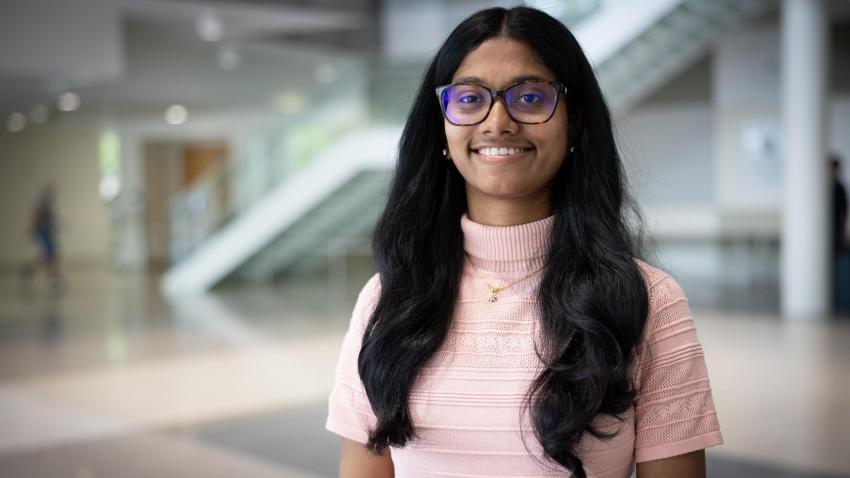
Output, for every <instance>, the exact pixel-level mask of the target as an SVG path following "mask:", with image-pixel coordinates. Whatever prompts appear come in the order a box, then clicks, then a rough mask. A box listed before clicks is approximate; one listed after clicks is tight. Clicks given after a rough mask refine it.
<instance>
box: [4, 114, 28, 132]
mask: <svg viewBox="0 0 850 478" xmlns="http://www.w3.org/2000/svg"><path fill="white" fill-rule="evenodd" d="M26 126H27V118H26V117H25V116H24V115H23V114H21V113H18V112H17V111H16V112H14V113H12V114H10V115H9V121H7V122H6V128H7V129H8V130H9V131H11V132H12V133H17V132H18V131H22V130H23V129H24V128H26Z"/></svg>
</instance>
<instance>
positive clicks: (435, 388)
mask: <svg viewBox="0 0 850 478" xmlns="http://www.w3.org/2000/svg"><path fill="white" fill-rule="evenodd" d="M553 221H554V217H553V216H550V217H548V218H545V219H541V220H539V221H535V222H531V223H528V224H521V225H517V226H487V225H482V224H477V223H474V222H472V221H471V220H469V218H468V217H467V216H466V215H464V216H463V218H462V219H461V226H462V228H463V234H464V249H465V250H466V252H467V253H468V256H469V257H470V260H471V262H472V263H473V264H470V263H469V261H467V263H466V265H465V269H464V273H463V277H462V280H461V285H460V290H459V298H458V303H457V307H456V309H455V310H456V312H455V314H456V315H455V317H454V318H453V322H452V325H451V328H450V331H449V335H448V338H447V340H446V342H445V343H444V344H443V347H442V349H441V350H440V351H439V352H438V353H437V354H436V355H435V356H434V357H432V359H431V360H430V362H429V363H428V364H427V366H426V367H425V368H424V370H422V372H421V374H420V376H419V377H418V379H417V381H416V383H415V385H414V389H413V391H412V393H411V394H410V410H411V416H412V419H413V425H414V427H415V429H416V431H417V433H418V435H419V438H418V439H414V440H412V441H411V442H409V443H408V444H407V445H406V446H405V447H403V448H391V449H390V452H391V455H392V460H393V464H394V467H395V476H396V477H448V476H451V477H459V476H469V477H472V476H474V477H495V476H513V477H518V476H522V477H544V476H546V477H548V476H571V475H570V474H569V472H568V471H567V470H566V469H564V468H562V467H560V466H558V465H556V464H551V462H550V465H549V467H548V469H547V467H545V466H542V465H541V464H539V462H538V461H536V460H535V457H534V456H532V454H533V455H536V456H537V457H538V459H540V458H541V457H542V456H543V453H542V449H541V447H540V445H539V443H538V442H537V440H536V438H535V437H534V434H533V431H532V428H531V425H530V423H531V422H530V421H529V414H528V412H526V413H524V414H522V415H521V413H520V411H521V406H522V403H523V399H524V395H525V392H526V390H527V389H528V386H529V384H530V383H531V381H532V380H533V379H534V377H536V376H537V375H538V374H539V373H540V371H541V369H542V364H541V362H540V360H539V359H538V357H537V355H536V354H535V351H534V337H535V334H536V330H537V322H538V319H539V313H538V308H537V305H538V304H537V300H536V297H535V294H536V289H537V286H538V284H539V281H540V279H541V275H542V274H541V273H536V274H533V275H532V276H531V277H529V278H528V279H526V280H523V281H521V282H519V283H517V284H516V285H514V286H513V287H510V288H508V289H507V290H504V291H502V292H500V293H499V294H498V298H497V300H496V301H495V302H488V297H489V290H488V289H487V287H486V285H485V280H483V279H482V278H481V276H483V277H484V278H485V279H486V282H489V283H491V284H494V285H496V284H508V283H510V282H512V281H514V280H517V279H519V278H522V277H523V276H525V275H527V274H529V273H530V272H532V271H535V270H537V269H539V268H540V267H542V266H543V263H544V259H545V254H546V244H547V237H548V235H549V233H550V231H551V227H552V224H553ZM637 264H638V265H639V267H640V269H641V271H642V272H643V275H644V279H645V281H646V284H647V289H648V290H649V298H650V310H649V316H648V319H647V324H646V327H645V334H644V338H643V340H642V342H641V345H640V347H639V351H638V353H637V355H636V357H635V362H634V368H633V373H634V376H635V384H636V385H637V389H638V391H639V394H638V397H637V400H636V403H635V405H634V407H633V408H632V409H631V410H629V411H628V412H627V415H626V418H627V421H626V422H625V423H624V424H619V423H618V422H616V421H614V420H613V419H611V418H610V417H604V416H599V417H597V418H596V420H595V421H594V423H595V424H597V425H599V426H600V427H601V428H602V429H603V430H605V431H612V430H616V429H618V428H619V430H620V433H619V434H618V435H617V436H616V437H615V438H614V439H612V440H610V441H607V442H603V441H600V440H598V439H596V438H594V437H593V436H592V435H589V434H587V433H585V435H584V437H583V439H582V440H581V442H580V443H579V451H578V454H579V457H580V458H581V459H582V461H583V463H584V467H585V470H586V471H587V473H588V476H593V477H618V478H620V477H628V476H629V475H630V474H631V472H632V470H633V469H634V464H635V463H636V462H643V461H649V460H657V459H660V458H666V457H671V456H675V455H679V454H683V453H687V452H690V451H694V450H699V449H702V448H706V447H710V446H714V445H719V444H721V443H723V439H722V437H721V435H720V427H719V424H718V421H717V414H716V412H715V409H714V403H713V401H712V397H711V388H710V385H709V379H708V373H707V371H706V366H705V360H704V357H703V351H702V347H701V346H700V343H699V340H698V338H697V332H696V330H695V328H694V323H693V320H692V318H691V312H690V309H689V307H688V301H687V299H686V297H685V295H684V293H683V292H682V289H681V288H680V287H679V285H678V284H677V283H676V281H675V280H674V279H673V278H671V277H670V276H669V275H668V274H666V273H665V272H663V271H661V270H660V269H657V268H655V267H652V266H650V265H648V264H646V263H645V262H642V261H639V260H638V261H637ZM473 265H474V268H473V267H472V266H473ZM379 292H380V279H379V277H378V275H377V274H376V275H375V276H374V277H372V279H370V280H369V281H368V283H367V284H366V285H365V287H364V288H363V290H362V291H361V293H360V296H359V298H358V300H357V304H356V305H355V307H354V313H353V315H352V318H351V324H350V326H349V329H348V332H347V333H346V335H345V339H344V340H343V344H342V351H341V354H340V357H339V363H338V365H337V370H336V380H335V384H334V387H333V390H332V391H331V394H330V400H329V415H328V419H327V423H326V425H325V426H326V428H327V429H328V430H330V431H332V432H334V433H336V434H339V435H341V436H343V437H346V438H349V439H351V440H355V441H358V442H361V443H366V440H367V436H368V430H369V428H370V427H372V426H373V425H374V424H375V422H376V420H375V416H374V414H373V412H372V410H371V407H370V406H369V400H368V398H367V396H366V393H365V391H364V390H363V385H362V383H361V381H360V377H359V374H358V371H357V356H358V353H359V351H360V344H361V341H362V335H363V330H364V328H365V326H366V322H367V321H368V319H369V315H370V313H371V312H372V310H374V306H375V304H376V302H377V299H378V296H379ZM618 425H619V426H618ZM524 443H525V444H524Z"/></svg>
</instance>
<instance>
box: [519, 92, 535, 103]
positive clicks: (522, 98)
mask: <svg viewBox="0 0 850 478" xmlns="http://www.w3.org/2000/svg"><path fill="white" fill-rule="evenodd" d="M519 100H520V101H521V102H523V103H537V102H539V101H540V97H539V96H537V95H532V94H525V95H522V96H520V97H519Z"/></svg>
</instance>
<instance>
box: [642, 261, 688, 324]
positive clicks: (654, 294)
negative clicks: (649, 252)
mask: <svg viewBox="0 0 850 478" xmlns="http://www.w3.org/2000/svg"><path fill="white" fill-rule="evenodd" d="M634 261H635V263H636V264H637V266H638V269H639V270H640V272H641V275H642V276H643V280H644V283H645V284H646V291H647V293H648V295H649V297H648V298H649V305H650V311H651V310H652V309H653V308H658V307H660V306H663V305H665V304H667V303H669V302H672V301H676V300H679V299H683V298H685V292H684V291H683V290H682V287H681V286H680V285H679V283H678V282H677V281H676V279H675V278H673V276H672V275H670V274H669V273H668V272H667V271H665V270H663V269H661V268H659V267H656V266H654V265H652V264H649V263H647V262H645V261H643V260H641V259H638V258H635V259H634Z"/></svg>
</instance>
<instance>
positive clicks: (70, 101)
mask: <svg viewBox="0 0 850 478" xmlns="http://www.w3.org/2000/svg"><path fill="white" fill-rule="evenodd" d="M56 106H57V107H58V108H59V111H74V110H75V109H77V108H79V107H80V95H78V94H76V93H74V92H72V91H66V92H65V93H62V94H61V95H59V99H58V100H57V101H56Z"/></svg>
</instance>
